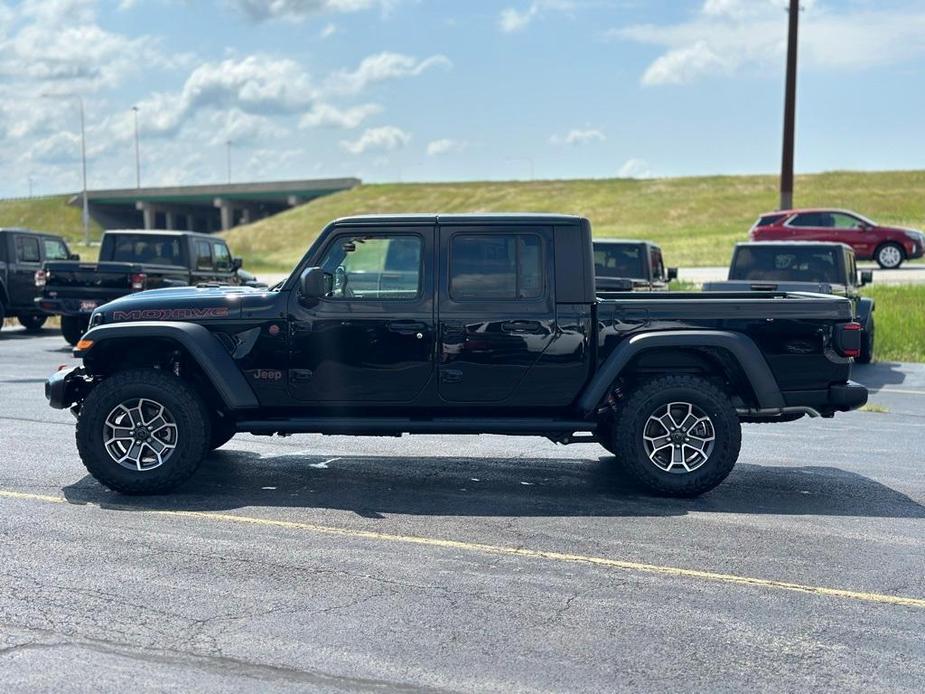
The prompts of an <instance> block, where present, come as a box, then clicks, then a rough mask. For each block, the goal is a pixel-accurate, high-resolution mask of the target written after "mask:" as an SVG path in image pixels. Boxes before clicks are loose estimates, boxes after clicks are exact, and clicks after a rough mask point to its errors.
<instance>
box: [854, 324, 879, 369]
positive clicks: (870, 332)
mask: <svg viewBox="0 0 925 694" xmlns="http://www.w3.org/2000/svg"><path fill="white" fill-rule="evenodd" d="M876 336H877V330H876V326H875V325H874V319H873V318H871V319H870V323H868V325H867V329H866V330H864V333H863V334H862V335H861V353H860V354H859V355H858V357H857V362H858V364H870V363H871V362H872V361H873V360H874V340H875V339H876Z"/></svg>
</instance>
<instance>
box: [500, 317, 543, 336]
mask: <svg viewBox="0 0 925 694" xmlns="http://www.w3.org/2000/svg"><path fill="white" fill-rule="evenodd" d="M540 327H541V326H540V322H539V321H537V320H511V321H506V322H504V323H502V324H501V330H503V331H504V332H506V333H538V332H539V331H540Z"/></svg>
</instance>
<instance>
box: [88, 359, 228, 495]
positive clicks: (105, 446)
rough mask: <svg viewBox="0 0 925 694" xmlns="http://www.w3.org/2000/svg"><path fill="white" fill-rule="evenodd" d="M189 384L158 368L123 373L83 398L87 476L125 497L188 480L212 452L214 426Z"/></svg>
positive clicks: (164, 488) (151, 491) (162, 491)
mask: <svg viewBox="0 0 925 694" xmlns="http://www.w3.org/2000/svg"><path fill="white" fill-rule="evenodd" d="M209 419H210V418H209V415H208V412H207V410H206V408H205V405H204V404H203V402H202V399H201V398H200V397H199V395H197V393H196V391H195V390H193V389H192V388H191V387H190V385H189V384H188V383H186V382H185V381H183V380H181V379H179V378H177V377H176V376H174V375H173V374H170V373H167V372H164V371H161V370H158V369H137V370H132V371H123V372H122V373H117V374H116V375H114V376H111V377H109V378H107V379H106V380H104V381H103V382H102V383H100V385H98V386H97V387H96V388H94V389H93V390H92V391H91V392H90V394H89V395H88V396H87V398H86V399H85V400H84V402H83V404H82V405H81V408H80V414H79V416H78V418H77V450H78V451H79V452H80V458H81V460H82V461H83V464H84V466H85V467H86V468H87V470H88V472H89V473H90V474H91V475H92V476H93V477H94V478H95V479H96V480H97V481H99V482H100V483H101V484H103V485H105V486H107V487H109V488H110V489H113V490H115V491H117V492H121V493H123V494H160V493H164V492H168V491H170V490H172V489H174V488H175V487H176V486H178V485H179V484H181V483H182V482H184V481H186V480H187V479H188V478H189V477H190V476H191V475H192V474H193V473H194V472H195V471H196V468H198V467H199V463H200V462H201V461H202V459H203V457H205V454H206V453H207V452H208V450H209V442H210V440H211V434H212V432H211V422H210V421H209Z"/></svg>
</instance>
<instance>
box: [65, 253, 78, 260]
mask: <svg viewBox="0 0 925 694" xmlns="http://www.w3.org/2000/svg"><path fill="white" fill-rule="evenodd" d="M67 259H68V260H80V253H71V254H70V255H69V256H68V257H67Z"/></svg>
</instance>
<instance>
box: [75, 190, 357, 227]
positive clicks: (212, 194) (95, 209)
mask: <svg viewBox="0 0 925 694" xmlns="http://www.w3.org/2000/svg"><path fill="white" fill-rule="evenodd" d="M358 185H360V180H359V179H358V178H323V179H314V180H304V181H275V182H271V183H228V184H219V185H198V186H171V187H164V188H120V189H113V190H93V191H90V192H89V193H88V194H87V200H88V202H89V207H90V216H91V217H92V218H93V219H94V220H95V221H96V222H97V223H98V224H99V225H100V226H102V227H103V229H183V230H189V231H201V232H205V233H212V232H215V231H223V230H227V229H230V228H231V227H234V226H237V225H239V224H248V223H250V222H254V221H256V220H258V219H263V218H264V217H269V216H271V215H274V214H277V213H279V212H282V211H283V210H286V209H288V208H290V207H294V206H296V205H301V204H303V203H306V202H308V201H310V200H314V199H315V198H319V197H321V196H323V195H330V194H331V193H337V192H339V191H342V190H349V189H350V188H353V187H355V186H358ZM68 204H69V205H73V206H75V207H80V206H81V205H82V199H81V196H80V195H79V194H78V195H75V196H73V197H72V198H71V199H70V200H69V201H68Z"/></svg>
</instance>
